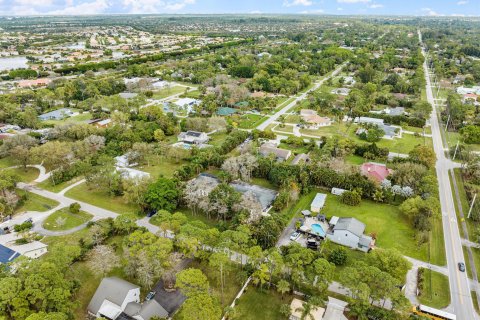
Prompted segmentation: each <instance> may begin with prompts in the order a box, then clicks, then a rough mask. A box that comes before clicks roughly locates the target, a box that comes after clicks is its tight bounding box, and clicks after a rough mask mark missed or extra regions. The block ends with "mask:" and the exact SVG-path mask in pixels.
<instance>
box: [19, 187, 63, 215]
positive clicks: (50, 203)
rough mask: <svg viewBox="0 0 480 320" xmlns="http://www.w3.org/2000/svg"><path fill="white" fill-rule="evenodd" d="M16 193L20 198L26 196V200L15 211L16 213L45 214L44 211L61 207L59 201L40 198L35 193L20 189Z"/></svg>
mask: <svg viewBox="0 0 480 320" xmlns="http://www.w3.org/2000/svg"><path fill="white" fill-rule="evenodd" d="M16 192H17V194H18V195H20V196H23V195H26V200H25V202H24V203H23V204H22V205H21V206H20V207H18V208H16V209H15V213H19V212H25V211H38V212H44V211H48V210H50V209H53V208H55V207H56V206H58V205H59V203H58V202H57V201H55V200H52V199H48V198H45V197H42V196H39V195H38V194H35V193H31V192H28V191H25V190H20V189H17V191H16Z"/></svg>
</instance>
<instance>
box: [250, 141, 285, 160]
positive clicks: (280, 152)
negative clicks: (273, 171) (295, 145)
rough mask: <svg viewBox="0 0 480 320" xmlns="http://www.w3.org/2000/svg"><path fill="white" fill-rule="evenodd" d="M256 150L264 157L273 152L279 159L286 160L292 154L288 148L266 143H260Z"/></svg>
mask: <svg viewBox="0 0 480 320" xmlns="http://www.w3.org/2000/svg"><path fill="white" fill-rule="evenodd" d="M258 152H259V153H260V154H261V155H262V156H264V157H268V156H269V155H271V154H273V155H275V157H276V158H277V160H279V161H286V160H288V158H290V156H291V155H292V151H290V150H286V149H280V148H277V147H274V146H272V145H269V144H267V143H266V144H263V145H261V146H260V148H259V149H258Z"/></svg>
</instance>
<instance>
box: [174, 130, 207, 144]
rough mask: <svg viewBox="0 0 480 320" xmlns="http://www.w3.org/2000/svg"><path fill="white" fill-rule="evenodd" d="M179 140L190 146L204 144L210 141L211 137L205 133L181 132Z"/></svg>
mask: <svg viewBox="0 0 480 320" xmlns="http://www.w3.org/2000/svg"><path fill="white" fill-rule="evenodd" d="M178 140H179V141H182V142H184V143H189V144H204V143H207V142H208V140H210V137H209V136H208V135H207V134H206V133H205V132H198V131H192V130H189V131H186V132H181V133H180V134H179V135H178Z"/></svg>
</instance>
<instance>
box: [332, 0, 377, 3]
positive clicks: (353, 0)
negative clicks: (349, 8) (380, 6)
mask: <svg viewBox="0 0 480 320" xmlns="http://www.w3.org/2000/svg"><path fill="white" fill-rule="evenodd" d="M337 2H338V3H369V2H372V0H337Z"/></svg>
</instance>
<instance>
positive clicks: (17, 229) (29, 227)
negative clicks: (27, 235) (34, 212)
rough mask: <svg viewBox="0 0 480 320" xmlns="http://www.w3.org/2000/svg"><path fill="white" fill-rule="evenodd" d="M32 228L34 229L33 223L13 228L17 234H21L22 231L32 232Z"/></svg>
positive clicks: (29, 222)
mask: <svg viewBox="0 0 480 320" xmlns="http://www.w3.org/2000/svg"><path fill="white" fill-rule="evenodd" d="M32 227H33V223H32V222H31V221H25V222H24V223H22V224H16V225H15V226H14V227H13V229H14V230H15V232H21V231H24V230H30V229H32Z"/></svg>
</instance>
